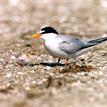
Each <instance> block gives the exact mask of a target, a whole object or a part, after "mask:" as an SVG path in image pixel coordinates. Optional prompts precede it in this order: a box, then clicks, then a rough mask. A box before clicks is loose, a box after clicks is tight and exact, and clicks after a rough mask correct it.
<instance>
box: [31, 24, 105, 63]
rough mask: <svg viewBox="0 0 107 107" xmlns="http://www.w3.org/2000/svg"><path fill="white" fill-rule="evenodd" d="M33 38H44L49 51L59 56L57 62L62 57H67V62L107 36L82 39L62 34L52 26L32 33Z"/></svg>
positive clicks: (54, 55)
mask: <svg viewBox="0 0 107 107" xmlns="http://www.w3.org/2000/svg"><path fill="white" fill-rule="evenodd" d="M32 38H42V39H43V40H44V47H45V49H46V50H47V52H48V53H49V54H50V55H51V56H53V57H55V58H58V61H57V63H60V60H61V59H66V61H65V64H67V63H68V60H69V59H73V58H74V59H75V58H77V57H78V56H80V55H82V54H84V53H85V52H87V51H88V50H89V49H90V48H91V47H93V46H95V45H98V44H100V43H102V42H104V41H106V40H107V37H102V38H97V39H91V40H82V39H80V38H76V37H74V36H71V35H61V34H59V33H58V32H57V31H56V30H55V28H53V27H51V26H46V27H42V28H41V29H40V31H39V32H37V33H36V34H33V35H32Z"/></svg>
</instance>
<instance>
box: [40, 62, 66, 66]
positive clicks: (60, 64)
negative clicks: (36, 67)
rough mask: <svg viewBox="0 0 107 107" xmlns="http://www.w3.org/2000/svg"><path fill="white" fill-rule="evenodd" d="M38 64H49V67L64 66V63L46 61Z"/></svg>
mask: <svg viewBox="0 0 107 107" xmlns="http://www.w3.org/2000/svg"><path fill="white" fill-rule="evenodd" d="M40 65H43V66H50V67H54V66H65V64H62V63H54V62H52V63H46V62H42V63H40Z"/></svg>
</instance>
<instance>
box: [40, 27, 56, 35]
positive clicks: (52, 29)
mask: <svg viewBox="0 0 107 107" xmlns="http://www.w3.org/2000/svg"><path fill="white" fill-rule="evenodd" d="M41 31H43V32H42V33H41V34H46V33H54V34H58V32H57V31H56V30H55V29H54V28H53V27H49V26H48V27H43V28H42V29H41Z"/></svg>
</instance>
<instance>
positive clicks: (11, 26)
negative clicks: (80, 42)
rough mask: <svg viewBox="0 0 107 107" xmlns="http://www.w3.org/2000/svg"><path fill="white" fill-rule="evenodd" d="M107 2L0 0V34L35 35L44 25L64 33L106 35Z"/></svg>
mask: <svg viewBox="0 0 107 107" xmlns="http://www.w3.org/2000/svg"><path fill="white" fill-rule="evenodd" d="M106 23H107V0H78V1H76V0H61V1H57V0H43V1H39V0H26V1H25V0H0V35H1V36H4V37H6V38H9V37H11V36H20V35H22V34H23V33H29V32H36V31H38V29H40V27H42V26H44V25H50V26H53V27H55V28H56V29H57V30H59V31H60V32H61V33H68V34H70V33H79V34H83V35H84V34H92V33H104V32H107V24H106Z"/></svg>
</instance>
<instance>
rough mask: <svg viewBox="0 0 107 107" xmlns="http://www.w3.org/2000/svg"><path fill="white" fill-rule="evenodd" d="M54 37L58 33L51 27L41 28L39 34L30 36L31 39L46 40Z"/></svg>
mask: <svg viewBox="0 0 107 107" xmlns="http://www.w3.org/2000/svg"><path fill="white" fill-rule="evenodd" d="M56 35H58V32H57V31H56V30H55V29H54V28H53V27H49V26H47V27H43V28H41V29H40V31H39V32H37V33H36V34H34V35H32V38H43V39H47V38H50V37H52V36H56Z"/></svg>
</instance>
